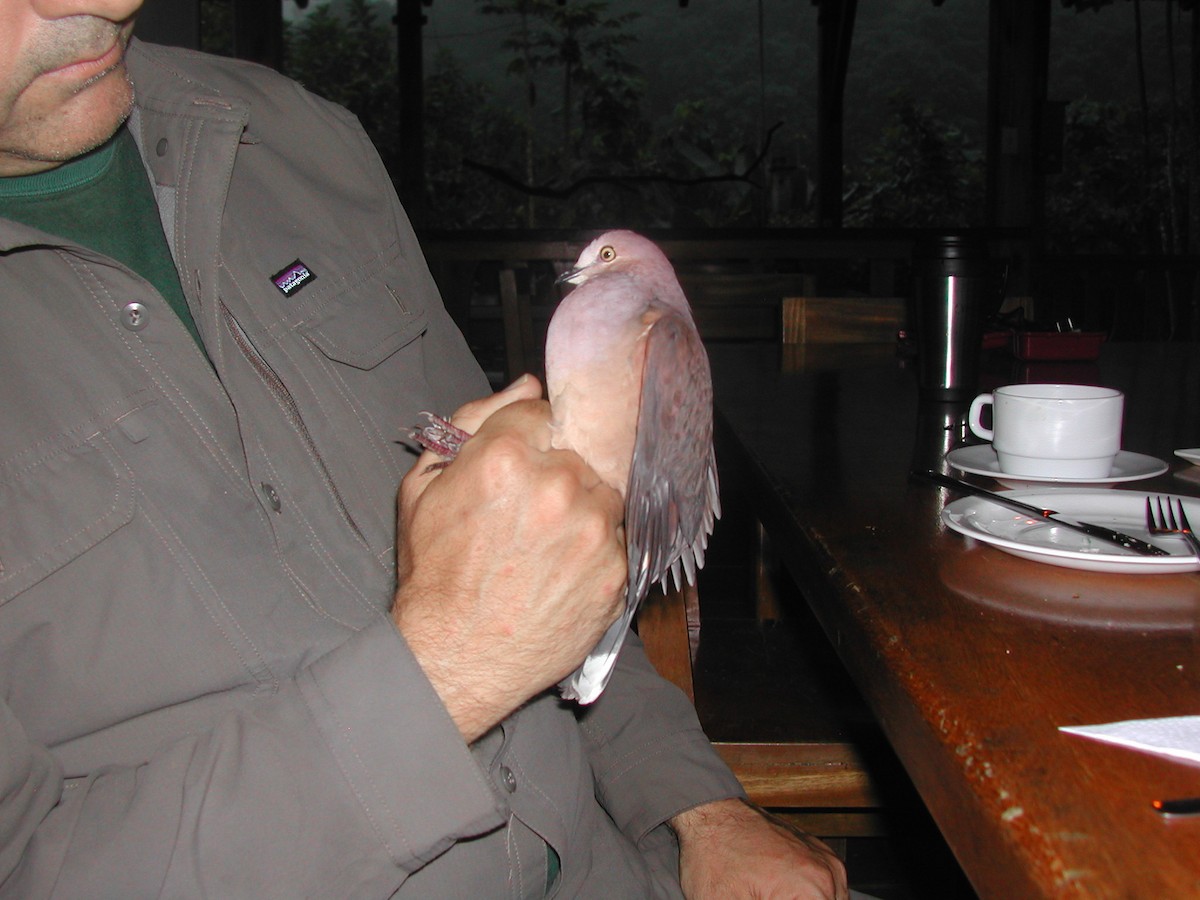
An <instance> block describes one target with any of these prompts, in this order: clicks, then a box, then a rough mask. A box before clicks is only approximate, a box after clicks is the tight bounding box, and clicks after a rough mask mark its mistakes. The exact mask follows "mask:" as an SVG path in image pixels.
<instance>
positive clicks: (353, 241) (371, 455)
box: [0, 0, 845, 898]
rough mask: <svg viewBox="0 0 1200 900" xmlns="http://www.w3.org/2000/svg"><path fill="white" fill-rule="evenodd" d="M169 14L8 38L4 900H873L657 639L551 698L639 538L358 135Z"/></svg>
mask: <svg viewBox="0 0 1200 900" xmlns="http://www.w3.org/2000/svg"><path fill="white" fill-rule="evenodd" d="M139 5H140V0H0V317H2V319H0V321H2V323H3V327H2V328H0V423H2V425H3V427H0V509H2V510H3V513H2V515H0V895H3V896H19V897H30V896H43V895H54V896H63V897H75V896H79V897H123V898H127V897H142V896H178V897H196V896H214V897H222V898H225V897H247V898H249V897H253V898H262V897H302V896H310V897H387V896H389V895H391V894H393V893H394V892H398V893H399V895H400V896H414V897H467V896H471V897H493V896H496V897H499V896H513V897H526V896H529V897H538V896H546V895H548V894H558V895H560V896H600V895H606V896H616V897H633V896H675V895H678V893H679V891H680V886H681V885H682V890H683V892H684V893H685V894H686V895H688V896H693V897H732V896H737V895H739V894H745V895H750V894H752V893H754V894H755V895H758V894H759V893H761V894H762V895H764V896H767V895H770V896H800V897H833V896H838V897H841V896H844V895H845V880H844V874H843V872H842V869H841V866H840V864H839V863H838V862H837V861H836V859H834V858H833V857H832V855H831V854H829V852H828V851H827V849H826V848H824V847H823V845H820V844H819V842H815V841H806V840H805V839H802V838H799V837H797V836H794V835H793V834H791V833H790V832H789V831H787V830H786V829H784V828H782V827H780V826H778V825H776V824H775V823H774V822H772V821H770V820H769V819H767V818H765V817H763V816H762V815H760V814H759V813H758V812H757V811H756V810H755V809H753V808H752V807H750V806H748V805H746V804H745V803H744V802H742V800H740V799H739V797H740V789H739V787H738V786H737V784H736V782H735V781H734V780H733V778H732V776H731V775H730V773H729V772H728V770H727V769H725V767H724V766H722V765H721V764H720V762H719V760H718V759H717V758H716V756H715V754H714V753H713V751H712V748H711V747H710V746H709V745H708V743H707V741H706V740H705V739H704V737H703V735H702V733H701V732H700V730H699V727H698V725H697V723H696V721H695V717H694V714H693V713H692V712H691V711H690V709H689V708H688V707H687V704H686V702H684V701H683V699H682V697H681V695H680V694H679V693H678V692H677V691H675V690H674V689H673V688H671V687H670V686H669V685H667V684H666V683H665V682H663V681H662V680H661V679H659V678H657V676H656V675H655V674H654V673H653V671H652V669H651V668H650V667H649V665H648V663H647V662H646V660H645V658H644V656H643V655H642V654H641V653H640V650H639V649H638V647H637V644H636V641H634V642H633V645H632V646H631V647H630V649H629V650H628V652H626V653H624V654H623V657H622V659H621V660H620V662H619V664H618V669H617V672H616V674H615V675H614V677H613V679H612V681H611V682H610V685H609V687H608V689H607V691H606V692H605V694H604V695H603V696H602V697H601V699H600V700H599V701H597V702H596V703H595V704H593V705H592V706H590V707H588V708H586V709H579V708H575V707H573V706H571V705H570V704H566V703H563V702H562V701H560V700H559V699H558V698H557V697H556V696H555V694H554V692H553V690H552V687H553V685H554V684H555V683H556V682H557V681H559V680H560V679H561V678H562V677H563V676H565V675H566V674H567V673H568V672H570V671H571V670H572V669H573V668H574V667H575V666H576V665H577V663H578V662H579V661H580V659H582V657H583V656H584V654H585V653H586V652H587V650H588V649H589V648H590V647H591V645H592V644H593V643H594V641H595V640H596V638H597V636H598V635H599V634H600V633H601V632H602V631H603V630H604V628H605V627H606V626H607V625H608V623H609V622H610V621H611V620H612V619H613V618H614V616H615V614H616V610H617V607H618V605H619V603H620V597H621V590H620V588H621V582H622V580H623V577H624V554H623V551H622V547H621V529H620V518H621V509H620V502H619V499H618V498H617V497H616V495H615V494H614V493H613V492H612V491H610V490H609V489H607V488H606V487H604V486H602V485H601V484H600V483H599V480H598V478H597V477H596V476H595V474H594V473H593V472H591V470H590V469H588V468H587V467H586V466H585V465H584V464H583V462H582V460H580V459H579V458H578V457H577V456H575V455H574V454H570V453H566V452H561V451H552V450H550V448H549V440H548V411H547V408H546V405H545V404H544V403H543V402H542V401H541V400H540V393H541V388H540V386H539V385H538V384H537V382H536V381H534V380H532V379H527V380H523V381H519V382H518V383H516V384H515V385H513V386H512V387H510V388H509V389H508V390H507V391H505V392H502V393H500V394H497V395H495V396H492V397H487V398H485V399H482V400H474V401H472V402H466V401H468V400H470V398H471V397H480V396H482V395H484V394H485V393H486V385H485V382H484V381H483V380H482V377H481V375H480V373H479V370H478V368H477V367H476V366H475V364H474V361H473V360H472V359H471V358H470V355H469V353H468V352H467V350H466V347H465V345H464V343H463V341H462V339H461V337H460V336H459V335H458V334H457V332H456V331H455V330H454V328H453V326H452V324H451V323H450V321H449V319H448V317H447V316H446V314H445V312H444V310H443V309H442V308H441V305H440V303H439V302H438V300H437V298H436V292H435V290H434V288H433V285H432V281H431V279H430V278H429V274H428V272H427V270H426V268H425V266H424V263H423V261H422V259H421V256H420V252H419V248H418V246H417V244H416V241H415V238H414V237H413V234H412V231H411V229H410V228H409V226H408V224H407V221H406V219H405V217H404V215H403V212H402V210H401V209H400V207H399V205H398V203H397V202H396V200H395V196H394V194H393V193H392V192H391V190H390V186H389V185H388V182H387V178H386V175H385V173H384V172H383V170H382V167H381V165H380V163H379V160H378V158H377V156H376V155H375V154H374V152H373V150H372V149H371V148H370V146H369V144H368V143H367V141H366V138H365V136H364V135H363V134H362V132H361V130H360V129H358V128H357V126H356V125H355V124H354V123H353V122H352V120H351V118H350V117H349V116H348V115H346V114H345V113H344V112H343V111H342V110H340V109H337V108H335V107H333V106H331V105H330V104H327V103H324V102H322V101H320V100H318V99H317V98H315V97H313V96H312V95H309V94H307V93H305V92H304V91H302V90H301V89H300V88H298V87H297V86H296V85H294V84H292V83H291V82H287V81H286V80H284V79H282V78H280V77H279V76H277V75H274V74H273V73H270V72H267V71H266V70H263V69H260V68H258V67H255V66H252V65H249V64H245V63H240V62H232V61H218V60H213V59H210V58H207V57H204V56H202V55H199V54H192V53H187V52H182V51H172V50H166V49H164V48H155V47H151V46H149V45H139V44H137V43H136V42H135V43H133V44H130V43H129V41H130V34H131V31H132V27H133V21H134V16H135V15H136V12H137V9H138V6H139ZM123 123H125V124H123ZM454 407H459V411H458V412H457V413H456V415H455V421H456V423H457V424H459V425H460V426H461V427H464V428H466V429H467V430H470V431H474V432H476V433H477V434H476V437H475V439H473V440H472V441H471V442H470V443H469V444H468V445H467V447H466V448H465V449H464V451H463V452H462V454H461V455H460V456H459V458H458V459H457V460H456V462H455V463H454V464H453V465H452V466H450V467H448V468H446V469H445V470H441V471H439V470H436V469H430V468H429V466H428V465H427V464H428V463H429V462H430V461H431V460H430V459H429V458H427V457H422V458H419V459H417V460H416V461H415V465H414V464H413V458H412V455H411V454H410V453H409V452H408V451H407V450H406V448H405V447H404V446H402V444H401V441H402V440H403V438H404V435H405V432H406V428H407V427H408V426H409V425H411V424H412V423H414V422H415V421H417V414H418V412H419V411H420V410H421V409H434V410H442V409H451V408H454ZM410 467H411V472H409V474H408V475H407V476H406V477H404V478H403V483H402V484H401V489H400V499H399V517H398V518H399V526H398V528H397V526H396V520H395V499H394V494H393V491H394V489H395V485H396V484H397V483H398V482H400V480H401V477H402V476H404V475H405V472H406V471H408V470H409V469H410Z"/></svg>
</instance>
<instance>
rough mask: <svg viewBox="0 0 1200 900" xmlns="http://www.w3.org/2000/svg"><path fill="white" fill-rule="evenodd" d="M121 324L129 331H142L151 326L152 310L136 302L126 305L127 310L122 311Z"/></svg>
mask: <svg viewBox="0 0 1200 900" xmlns="http://www.w3.org/2000/svg"><path fill="white" fill-rule="evenodd" d="M121 324H122V325H124V326H125V327H126V328H127V329H128V330H129V331H141V330H142V329H143V328H145V327H146V326H147V325H149V324H150V310H148V309H146V306H145V304H143V303H138V302H137V301H136V300H135V301H134V302H132V303H126V304H125V308H124V309H122V310H121Z"/></svg>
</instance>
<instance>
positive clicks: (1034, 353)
mask: <svg viewBox="0 0 1200 900" xmlns="http://www.w3.org/2000/svg"><path fill="white" fill-rule="evenodd" d="M1104 337H1105V335H1104V332H1103V331H1014V332H1013V343H1012V349H1013V355H1014V356H1015V357H1016V358H1017V359H1023V360H1094V359H1097V358H1099V356H1100V345H1101V344H1103V343H1104Z"/></svg>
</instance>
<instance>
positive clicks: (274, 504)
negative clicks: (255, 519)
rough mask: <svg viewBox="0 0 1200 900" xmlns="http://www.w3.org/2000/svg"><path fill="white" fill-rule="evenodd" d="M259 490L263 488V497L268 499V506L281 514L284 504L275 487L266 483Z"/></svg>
mask: <svg viewBox="0 0 1200 900" xmlns="http://www.w3.org/2000/svg"><path fill="white" fill-rule="evenodd" d="M259 488H261V490H262V494H263V496H264V497H265V498H266V499H267V505H268V506H270V507H271V509H273V510H274V511H275V512H279V510H280V509H281V508H282V507H283V504H282V503H280V502H279V494H278V493H276V491H275V488H274V486H272V485H270V484H267V483H266V482H265V481H264V482H263V483H262V484H260V485H259Z"/></svg>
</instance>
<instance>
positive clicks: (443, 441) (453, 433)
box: [412, 411, 471, 468]
mask: <svg viewBox="0 0 1200 900" xmlns="http://www.w3.org/2000/svg"><path fill="white" fill-rule="evenodd" d="M421 415H423V416H424V417H425V418H426V419H428V420H429V424H427V425H422V426H420V427H418V428H414V429H413V430H412V439H413V440H414V441H416V442H417V443H418V444H420V445H421V446H422V447H424V448H425V449H426V450H432V451H433V452H434V453H436V454H437V455H438V456H440V457H442V459H444V460H446V462H443V463H434V464H433V465H434V466H436V467H437V468H445V466H446V465H448V464H449V462H450V460H452V459H454V457H456V456H458V451H459V450H461V449H462V445H463V444H465V443H466V442H467V440H468V439H469V438H470V437H471V435H470V433H468V432H466V431H463V430H462V429H461V428H456V427H455V426H454V425H452V424H450V420H449V419H443V418H442V417H441V416H435V415H434V414H433V413H431V412H424V411H422V413H421ZM431 468H432V466H431Z"/></svg>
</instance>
